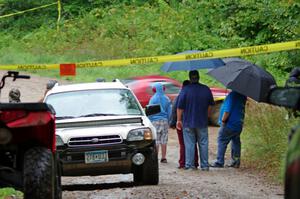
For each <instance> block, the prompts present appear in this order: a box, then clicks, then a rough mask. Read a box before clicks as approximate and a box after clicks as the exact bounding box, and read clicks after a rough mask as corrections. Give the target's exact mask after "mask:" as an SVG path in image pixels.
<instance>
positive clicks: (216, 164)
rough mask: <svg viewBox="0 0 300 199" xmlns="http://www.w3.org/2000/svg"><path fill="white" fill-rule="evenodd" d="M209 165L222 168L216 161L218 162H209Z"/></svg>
mask: <svg viewBox="0 0 300 199" xmlns="http://www.w3.org/2000/svg"><path fill="white" fill-rule="evenodd" d="M209 166H210V167H214V168H223V167H224V165H222V164H220V163H218V162H213V163H211V164H209Z"/></svg>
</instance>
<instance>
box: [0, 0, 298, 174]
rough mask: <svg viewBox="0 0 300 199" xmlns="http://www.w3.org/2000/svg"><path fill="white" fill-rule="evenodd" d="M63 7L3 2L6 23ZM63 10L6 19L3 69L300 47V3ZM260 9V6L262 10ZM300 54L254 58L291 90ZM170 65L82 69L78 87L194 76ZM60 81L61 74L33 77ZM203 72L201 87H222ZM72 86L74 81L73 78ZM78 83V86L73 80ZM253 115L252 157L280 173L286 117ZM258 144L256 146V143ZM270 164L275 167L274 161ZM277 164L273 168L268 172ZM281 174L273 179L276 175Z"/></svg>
mask: <svg viewBox="0 0 300 199" xmlns="http://www.w3.org/2000/svg"><path fill="white" fill-rule="evenodd" d="M53 2H56V0H40V1H37V0H27V1H18V0H0V16H1V15H5V14H10V13H15V12H17V11H22V10H26V9H30V8H34V7H38V6H41V5H45V4H49V3H53ZM61 2H62V18H61V22H60V24H59V27H60V28H59V31H57V30H56V21H57V6H55V5H54V6H51V7H48V8H45V9H41V10H36V11H33V12H28V13H26V14H22V15H17V16H14V17H9V18H3V19H0V65H2V64H39V63H40V64H43V63H72V62H86V61H93V60H111V59H119V58H129V57H141V56H156V55H168V54H175V53H178V52H182V51H185V50H218V49H227V48H236V47H242V46H250V45H260V44H269V43H274V42H284V41H291V40H298V39H299V38H300V26H299V22H300V18H299V17H300V13H299V12H300V9H299V8H300V3H299V2H298V1H293V0H281V1H274V0H256V1H251V0H210V1H199V0H179V1H178V0H73V1H67V0H62V1H61ZM254 2H255V3H254ZM299 53H300V52H299V50H293V51H285V52H277V53H270V54H262V55H256V56H247V57H244V58H245V59H247V60H249V61H251V62H253V63H255V64H257V65H259V66H262V67H264V68H265V69H267V70H268V71H269V72H270V73H271V74H273V75H274V76H275V78H276V80H277V82H278V85H283V84H284V82H285V79H286V78H287V75H288V72H289V71H290V70H291V69H292V68H293V67H295V66H300V55H299ZM161 65H162V64H152V65H140V66H120V67H99V68H89V69H78V70H77V76H76V78H75V79H74V81H78V82H86V81H95V80H96V78H100V77H104V78H105V79H107V80H112V79H115V78H120V79H122V78H127V77H130V76H138V75H149V74H160V75H165V76H169V77H172V78H175V79H177V80H179V81H183V80H184V79H186V78H187V77H188V75H187V72H186V71H180V72H177V71H176V72H170V73H164V72H162V71H160V69H159V68H160V66H161ZM31 72H37V73H39V74H41V75H46V76H51V77H57V78H59V72H58V71H57V70H51V71H31ZM200 72H201V82H204V83H206V84H209V85H210V86H222V85H221V84H220V83H218V82H216V81H215V80H213V79H212V78H210V77H209V76H207V75H206V74H205V72H206V71H200ZM67 79H71V78H67ZM72 80H73V79H72ZM258 107H259V108H255V107H253V108H252V109H250V111H247V117H246V124H247V125H246V127H245V131H246V132H245V133H243V137H244V139H243V140H244V142H245V143H246V145H245V149H244V152H245V153H246V157H247V158H249V159H250V163H253V164H254V163H255V162H256V161H258V162H259V164H257V165H259V166H260V167H261V168H266V167H267V166H268V165H272V166H274V168H275V170H276V171H278V170H279V169H278V168H280V165H279V163H280V162H282V159H283V154H284V151H285V147H286V136H287V134H286V133H287V132H288V128H289V127H290V125H291V123H293V121H294V120H289V121H287V120H284V119H283V118H284V115H285V114H286V112H285V111H284V110H283V109H274V108H270V107H269V106H263V105H262V106H261V105H258ZM253 137H255V139H253ZM269 157H272V158H270V161H271V162H269V161H264V160H266V159H267V160H268V158H269ZM267 163H269V164H267ZM276 171H272V172H275V173H276Z"/></svg>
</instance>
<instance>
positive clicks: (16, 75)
mask: <svg viewBox="0 0 300 199" xmlns="http://www.w3.org/2000/svg"><path fill="white" fill-rule="evenodd" d="M7 77H12V78H13V81H15V80H16V79H30V76H29V75H19V72H17V71H8V72H7V74H6V75H4V76H3V77H2V79H1V83H0V89H2V88H3V87H4V85H5V79H6V78H7Z"/></svg>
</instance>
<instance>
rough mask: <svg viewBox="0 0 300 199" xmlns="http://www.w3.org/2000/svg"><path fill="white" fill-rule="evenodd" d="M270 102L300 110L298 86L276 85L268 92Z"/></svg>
mask: <svg viewBox="0 0 300 199" xmlns="http://www.w3.org/2000/svg"><path fill="white" fill-rule="evenodd" d="M268 102H269V103H270V104H274V105H278V106H284V107H288V108H292V109H295V110H300V106H299V105H300V103H299V102H300V88H299V87H298V88H297V87H276V88H273V89H272V90H271V91H270V93H269V98H268Z"/></svg>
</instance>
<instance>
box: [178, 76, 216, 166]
mask: <svg viewBox="0 0 300 199" xmlns="http://www.w3.org/2000/svg"><path fill="white" fill-rule="evenodd" d="M189 78H190V82H191V83H190V84H189V85H187V86H185V87H184V88H183V89H182V91H181V93H180V95H179V99H178V108H177V123H176V128H177V129H179V130H181V129H182V128H183V138H184V145H185V157H186V160H185V169H195V166H194V165H195V164H194V154H195V144H196V143H197V142H198V146H199V147H198V148H199V154H200V164H201V169H202V170H204V171H208V170H209V164H208V117H209V116H210V112H211V106H212V105H214V99H213V96H212V93H211V90H210V89H209V88H208V87H207V86H206V85H204V84H200V83H199V78H200V77H199V73H198V71H196V70H194V71H190V72H189ZM182 115H183V118H182Z"/></svg>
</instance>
